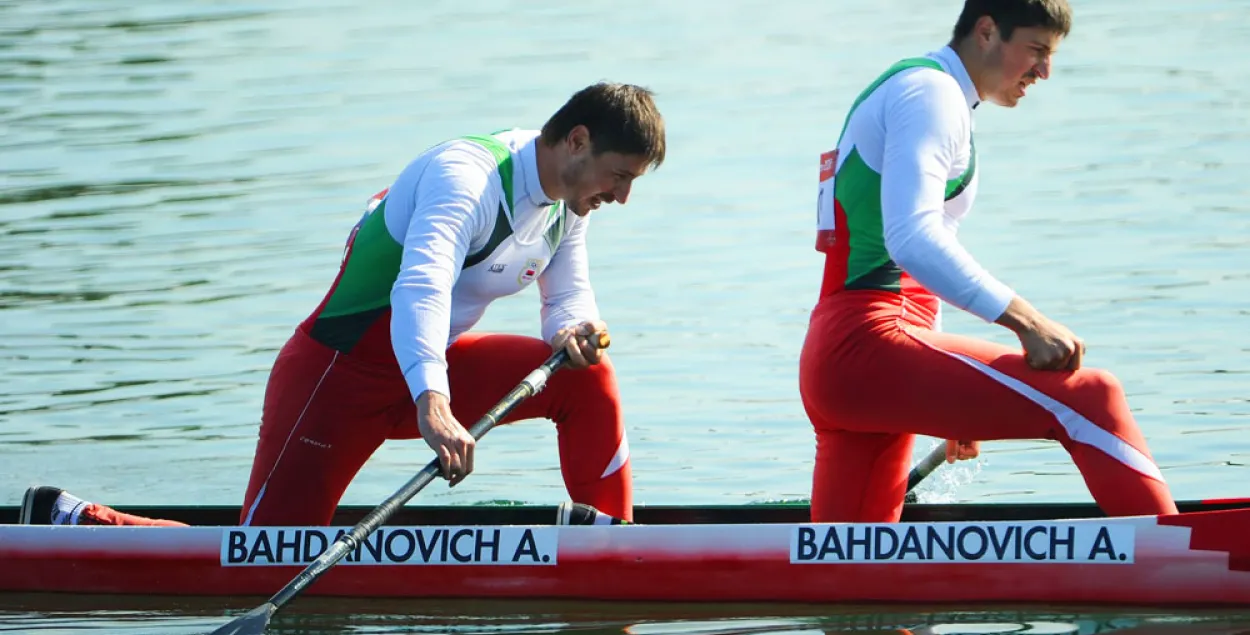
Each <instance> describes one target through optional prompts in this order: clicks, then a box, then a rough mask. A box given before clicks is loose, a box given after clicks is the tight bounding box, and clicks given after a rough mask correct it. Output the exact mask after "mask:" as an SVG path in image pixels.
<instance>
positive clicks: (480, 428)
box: [269, 335, 606, 608]
mask: <svg viewBox="0 0 1250 635" xmlns="http://www.w3.org/2000/svg"><path fill="white" fill-rule="evenodd" d="M603 338H604V339H606V335H604V336H603ZM601 343H602V339H601ZM567 361H569V354H568V352H567V351H565V350H563V349H561V350H560V351H559V352H557V353H556V354H554V355H552V356H551V357H549V358H548V359H547V361H545V362H543V365H542V366H539V367H538V368H537V369H535V370H533V371H532V372H530V374H529V375H526V376H525V379H523V380H521V383H520V384H518V385H517V387H516V388H513V389H512V391H511V392H509V393H508V394H507V395H506V396H504V398H503V400H501V401H500V402H499V403H498V404H495V407H494V408H491V409H490V411H489V412H487V413H486V414H485V415H482V418H481V419H478V420H477V423H474V424H473V425H472V426H471V427H470V428H469V434H470V435H472V436H473V438H474V439H475V440H477V439H481V438H482V436H483V435H485V434H486V433H487V432H490V430H491V428H494V427H495V426H496V425H498V424H499V422H500V421H501V420H503V418H504V417H506V416H507V415H508V413H509V412H511V411H512V409H513V408H515V407H516V406H517V404H519V403H521V402H522V401H525V399H526V398H528V397H531V396H533V395H535V394H537V393H538V392H539V391H541V390H542V389H543V387H544V386H546V384H547V379H548V378H549V377H551V375H552V373H554V372H556V370H558V369H559V368H560V367H561V366H563V365H564V363H565V362H567ZM441 472H442V465H441V464H440V463H439V460H438V459H434V460H433V461H430V462H429V464H428V465H426V466H425V467H424V468H422V469H421V471H420V472H417V474H416V475H415V476H413V477H412V478H411V479H409V480H408V482H407V483H404V486H403V487H401V488H399V491H397V492H395V493H394V494H391V496H390V498H387V499H386V500H384V501H382V504H380V505H378V506H377V508H375V509H374V510H373V511H371V512H369V513H368V514H367V515H365V517H364V518H362V519H360V522H358V523H356V526H355V527H352V530H351V531H349V532H347V533H346V534H344V535H343V537H341V538H339V539H338V540H336V541H334V544H333V545H331V546H330V548H329V549H327V550H326V551H325V553H323V554H321V555H320V556H318V558H317V559H316V560H314V561H313V563H312V564H310V565H308V567H307V568H306V569H304V570H303V571H302V572H301V573H300V574H299V575H298V576H296V578H295V579H294V580H291V582H290V583H289V584H287V585H286V586H285V587H284V588H283V589H282V590H281V591H278V593H277V594H275V595H274V596H273V597H272V598H270V600H269V602H270V603H271V604H273V605H274V607H276V608H281V607H282V605H283V604H286V603H287V602H289V601H290V600H291V598H293V597H295V596H296V595H297V594H299V592H300V591H303V590H304V589H305V588H306V587H308V585H310V584H312V583H313V582H315V581H316V580H317V578H318V577H320V576H321V574H323V573H325V571H326V570H327V569H329V568H330V567H332V566H334V565H335V563H337V562H338V561H339V560H342V559H343V557H344V556H346V555H347V554H349V553H351V552H352V551H353V550H355V549H356V545H358V544H360V541H361V540H364V539H365V537H366V536H368V535H369V534H371V533H373V531H374V530H375V529H377V528H378V527H379V526H380V525H381V524H382V523H384V522H386V520H387V519H388V518H390V517H391V515H392V514H394V513H395V511H396V510H397V509H399V508H400V507H403V505H404V503H407V502H408V501H409V500H411V499H412V497H413V496H416V495H417V492H420V491H421V490H422V489H425V486H426V485H429V484H430V483H431V482H433V480H434V479H435V478H437V477H438V476H439V474H440V473H441Z"/></svg>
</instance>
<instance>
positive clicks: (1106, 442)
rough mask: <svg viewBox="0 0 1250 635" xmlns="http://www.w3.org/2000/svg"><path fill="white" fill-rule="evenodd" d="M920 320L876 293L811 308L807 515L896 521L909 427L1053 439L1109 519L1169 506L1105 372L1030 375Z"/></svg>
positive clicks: (972, 437)
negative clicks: (812, 440)
mask: <svg viewBox="0 0 1250 635" xmlns="http://www.w3.org/2000/svg"><path fill="white" fill-rule="evenodd" d="M933 320H934V315H933V314H932V312H930V311H929V310H927V309H925V308H924V307H923V306H921V305H920V304H917V303H915V302H912V301H911V300H907V299H905V297H904V296H902V295H900V294H895V293H889V292H883V291H839V292H837V293H833V294H830V295H827V296H825V297H823V298H822V299H821V301H820V303H819V304H818V305H817V306H816V308H815V309H814V310H813V311H812V315H811V321H810V324H809V327H808V331H807V338H806V340H805V341H804V344H803V351H802V355H801V357H800V362H799V391H800V394H801V395H802V399H803V406H804V409H805V410H806V411H807V415H808V417H809V418H810V419H811V422H812V425H813V426H814V427H815V431H816V469H815V474H814V475H813V479H812V520H813V522H893V521H897V520H898V519H899V516H900V514H901V513H902V507H903V497H904V495H905V494H906V489H907V474H908V471H909V469H910V466H909V463H910V460H911V449H912V439H913V435H915V434H924V435H929V436H934V437H938V438H942V439H957V440H964V441H986V440H994V439H1054V440H1056V441H1058V442H1059V443H1060V444H1062V445H1063V447H1064V449H1066V450H1067V451H1068V453H1069V454H1071V456H1072V460H1073V461H1074V462H1075V463H1076V466H1077V468H1078V469H1079V470H1080V472H1081V476H1082V477H1084V479H1085V483H1086V485H1087V486H1088V487H1089V491H1090V493H1091V494H1092V495H1093V497H1094V500H1095V501H1097V503H1098V504H1099V506H1100V507H1101V508H1102V510H1103V511H1104V512H1105V513H1107V514H1108V515H1113V516H1121V515H1138V514H1142V515H1153V514H1168V513H1176V505H1175V503H1173V501H1172V497H1171V494H1170V493H1169V492H1168V488H1167V485H1166V484H1165V483H1164V482H1163V477H1162V475H1161V474H1160V473H1159V468H1158V467H1157V466H1156V465H1155V463H1154V461H1153V459H1152V458H1151V456H1150V452H1149V450H1148V449H1147V447H1146V440H1145V439H1144V438H1143V437H1142V433H1141V430H1140V429H1139V428H1138V426H1137V424H1136V423H1135V422H1134V421H1133V417H1132V415H1131V414H1130V413H1129V406H1128V403H1127V401H1126V399H1125V397H1124V391H1123V389H1122V388H1121V387H1120V384H1119V382H1118V381H1117V380H1116V378H1115V377H1114V376H1113V375H1111V373H1108V372H1106V371H1103V370H1098V369H1093V368H1082V369H1080V370H1077V371H1075V372H1070V371H1063V372H1057V371H1041V370H1034V369H1033V368H1031V367H1030V366H1029V365H1028V364H1027V363H1026V362H1025V361H1024V357H1023V355H1021V353H1020V351H1019V350H1018V349H1012V348H1008V347H1006V346H1001V345H998V344H994V343H991V342H987V341H983V340H978V339H973V338H969V337H963V336H959V335H951V334H947V333H940V332H937V331H934V330H932V326H933Z"/></svg>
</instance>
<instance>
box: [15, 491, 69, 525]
mask: <svg viewBox="0 0 1250 635" xmlns="http://www.w3.org/2000/svg"><path fill="white" fill-rule="evenodd" d="M63 493H64V490H62V489H60V488H56V487H49V486H47V485H40V486H39V487H32V488H30V489H28V490H26V495H25V496H23V497H22V511H21V513H20V514H19V515H18V517H17V522H18V523H19V524H22V525H62V524H67V523H65V522H54V521H57V520H61V519H60V518H53V516H52V514H53V512H54V511H55V510H56V499H58V498H60V497H61V494H63Z"/></svg>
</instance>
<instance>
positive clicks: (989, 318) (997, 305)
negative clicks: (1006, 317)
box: [968, 278, 1016, 322]
mask: <svg viewBox="0 0 1250 635" xmlns="http://www.w3.org/2000/svg"><path fill="white" fill-rule="evenodd" d="M1014 297H1016V292H1015V291H1012V290H1011V287H1008V286H1007V285H1005V284H1003V283H1002V282H1000V281H999V280H998V279H997V278H988V279H986V280H985V281H984V282H983V283H982V286H981V291H980V293H977V295H976V297H975V298H973V299H972V304H971V305H969V306H968V312H969V313H972V314H973V315H975V316H977V317H979V318H981V319H982V320H985V321H986V322H993V321H994V320H997V319H998V318H999V316H1001V315H1002V314H1003V311H1006V310H1007V305H1008V304H1011V299H1012V298H1014Z"/></svg>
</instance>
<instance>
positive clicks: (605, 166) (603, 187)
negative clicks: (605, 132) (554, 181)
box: [560, 126, 647, 216]
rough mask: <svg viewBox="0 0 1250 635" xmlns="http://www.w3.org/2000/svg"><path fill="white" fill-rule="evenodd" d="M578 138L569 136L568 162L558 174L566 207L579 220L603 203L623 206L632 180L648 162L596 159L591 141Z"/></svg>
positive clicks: (616, 156) (608, 155)
mask: <svg viewBox="0 0 1250 635" xmlns="http://www.w3.org/2000/svg"><path fill="white" fill-rule="evenodd" d="M579 128H580V126H579ZM583 130H584V128H583ZM578 136H579V132H578V130H577V129H574V131H573V132H572V133H570V138H569V139H568V144H569V155H568V162H567V163H566V164H565V166H564V168H563V169H562V170H561V171H560V181H561V183H562V184H563V185H564V188H565V190H564V191H565V192H566V195H565V197H564V202H565V204H566V205H568V207H569V209H571V210H573V213H574V214H577V215H578V216H585V215H587V214H589V213H591V212H592V211H594V210H596V209H598V208H599V206H600V205H603V204H604V203H620V204H621V205H624V204H625V202H626V201H628V200H629V192H630V189H631V188H633V186H634V179H637V178H638V177H640V176H642V175H643V173H644V172H646V170H647V158H646V157H645V156H642V155H633V154H620V153H618V152H604V153H601V154H598V155H596V154H595V153H594V152H593V150H592V148H591V143H590V137H589V136H588V135H580V136H582V137H584V140H583V141H580V142H579V141H578V139H577V138H576V137H578Z"/></svg>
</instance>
